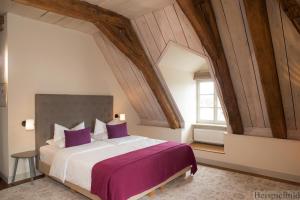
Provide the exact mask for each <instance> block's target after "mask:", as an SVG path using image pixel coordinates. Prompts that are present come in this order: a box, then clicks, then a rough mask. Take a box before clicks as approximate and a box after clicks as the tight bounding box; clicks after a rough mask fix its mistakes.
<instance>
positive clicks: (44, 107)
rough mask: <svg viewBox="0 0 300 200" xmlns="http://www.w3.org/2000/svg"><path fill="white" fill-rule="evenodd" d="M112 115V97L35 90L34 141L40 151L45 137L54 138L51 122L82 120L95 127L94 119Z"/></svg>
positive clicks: (69, 124) (108, 118) (71, 123)
mask: <svg viewBox="0 0 300 200" xmlns="http://www.w3.org/2000/svg"><path fill="white" fill-rule="evenodd" d="M96 118H97V119H99V120H101V121H103V122H109V121H111V120H112V119H113V97H112V96H95V95H56V94H36V96H35V143H36V150H37V152H39V149H40V147H41V146H44V145H46V141H47V140H48V139H51V138H53V132H54V123H58V124H60V125H63V126H65V127H68V128H71V127H73V126H75V125H77V124H78V123H80V122H82V121H84V122H85V126H86V127H91V128H92V130H93V128H94V123H95V119H96Z"/></svg>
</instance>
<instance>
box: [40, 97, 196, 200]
mask: <svg viewBox="0 0 300 200" xmlns="http://www.w3.org/2000/svg"><path fill="white" fill-rule="evenodd" d="M96 118H97V119H99V120H101V121H103V122H109V121H111V120H112V119H113V97H112V96H101V95H56V94H37V95H36V96H35V144H36V151H37V152H38V156H37V158H38V162H37V165H38V169H39V171H40V172H42V173H44V174H45V175H47V176H49V171H50V167H51V166H49V165H48V164H46V163H44V162H42V161H41V160H40V159H39V150H40V147H42V146H44V145H46V141H47V140H49V139H51V138H53V132H54V123H58V124H61V125H64V126H66V127H73V126H74V125H76V124H78V123H80V122H82V121H84V123H85V125H86V127H94V123H95V119H96ZM190 169H191V166H189V167H187V168H185V169H182V170H181V171H179V172H177V173H176V174H174V175H173V176H172V177H170V178H169V179H167V180H166V181H164V182H162V183H161V184H159V185H157V186H155V187H153V188H151V189H149V190H147V191H144V192H143V193H141V194H138V195H135V196H133V197H131V198H130V200H133V199H139V198H141V197H143V196H145V195H147V194H149V193H151V192H153V191H154V190H156V189H157V188H161V187H162V186H164V185H165V184H167V183H168V182H170V181H172V180H174V179H175V178H177V177H179V176H182V175H185V173H186V172H187V171H189V170H190ZM50 178H52V179H54V180H56V181H58V182H60V183H61V181H59V180H57V179H56V178H54V177H50ZM63 184H64V185H66V186H67V187H69V188H71V189H72V190H74V191H76V192H78V193H81V194H83V195H84V196H86V197H88V198H89V199H92V200H101V199H100V198H99V197H98V196H96V195H93V194H91V193H90V191H87V190H86V189H83V188H81V187H80V186H78V185H74V184H72V183H70V182H64V183H63Z"/></svg>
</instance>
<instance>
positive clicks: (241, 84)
mask: <svg viewBox="0 0 300 200" xmlns="http://www.w3.org/2000/svg"><path fill="white" fill-rule="evenodd" d="M212 4H213V8H214V11H215V15H216V20H217V24H218V28H219V32H220V35H221V39H222V42H223V47H224V50H225V54H226V58H227V62H228V65H229V69H230V73H231V78H232V81H233V86H234V90H235V93H236V97H237V100H238V106H239V110H240V113H241V117H242V121H243V125H244V127H245V134H248V135H258V136H267V137H271V135H272V134H271V130H270V128H269V127H270V124H269V120H268V116H267V112H266V105H265V99H264V95H263V92H262V88H261V83H260V77H259V72H258V67H257V62H256V58H255V55H254V51H253V45H252V40H251V35H250V34H249V31H248V26H247V20H246V17H245V11H244V5H243V1H242V0H212ZM267 7H268V14H269V22H270V27H271V32H272V39H273V46H274V53H275V58H276V64H277V70H278V76H279V81H280V87H281V93H282V100H283V107H284V112H285V117H286V122H287V128H288V137H289V138H298V139H300V130H299V129H300V101H299V100H300V99H299V98H300V95H299V94H300V80H299V78H298V77H299V76H300V74H299V68H300V57H299V55H300V46H299V41H300V35H299V34H298V33H297V31H296V29H295V28H294V26H293V24H292V23H291V22H290V21H289V19H288V18H287V16H286V15H285V13H284V12H283V11H282V10H281V9H280V6H279V3H278V0H272V1H267ZM12 11H13V12H15V13H18V14H20V15H24V16H26V17H31V18H34V19H38V20H41V21H45V22H48V23H53V24H57V25H60V26H63V27H66V28H71V29H75V30H79V31H81V32H86V33H88V34H91V35H94V38H95V40H96V42H97V44H98V46H99V48H100V49H101V50H102V52H103V53H104V54H105V57H106V59H107V60H108V62H109V63H110V65H111V67H112V69H113V71H114V74H115V76H116V77H117V79H118V81H119V83H120V85H121V86H122V88H123V90H124V92H125V93H126V95H127V96H128V98H129V100H130V102H131V104H132V106H133V107H134V108H135V110H136V111H137V113H138V115H139V116H140V119H141V121H142V124H153V125H160V126H167V122H166V119H165V116H164V114H163V112H162V110H161V108H160V106H159V104H158V103H157V100H156V98H155V97H154V95H153V93H152V91H151V90H150V88H149V86H148V84H147V83H146V82H145V79H144V77H143V75H142V74H141V73H140V72H139V71H138V70H137V69H136V67H135V66H134V65H133V64H132V63H131V61H129V60H128V59H127V58H126V57H125V56H124V55H123V54H122V53H121V52H120V51H119V50H118V49H116V48H115V47H114V46H113V45H112V44H111V43H110V42H109V41H108V40H107V39H106V38H105V37H104V36H103V35H102V34H101V33H99V32H98V30H97V28H96V27H94V26H93V25H92V24H90V23H87V22H84V21H80V20H77V19H72V18H69V17H64V16H61V15H57V14H54V13H51V12H46V11H43V10H39V9H35V8H31V7H24V6H21V5H19V4H14V8H13V9H12ZM132 24H133V26H134V28H135V29H136V31H137V33H138V36H139V38H140V40H141V42H142V44H143V46H144V49H145V50H146V53H147V54H148V57H149V58H150V60H151V62H152V63H153V65H154V67H156V64H157V62H158V60H159V57H160V56H161V54H162V53H163V51H164V49H165V47H166V45H167V44H168V42H169V41H173V42H176V43H178V44H180V45H182V46H183V47H186V48H189V49H192V50H194V51H195V52H197V53H198V54H201V55H204V56H207V55H206V52H205V50H204V49H203V47H202V45H201V42H200V41H199V39H198V37H197V35H196V33H195V32H194V30H193V28H192V26H191V24H190V22H189V21H188V19H187V18H186V17H185V16H184V14H183V12H182V11H181V9H180V8H179V6H178V5H177V4H176V3H175V4H171V5H169V6H166V7H165V8H163V9H160V10H157V11H154V12H151V13H148V14H146V15H144V16H140V17H138V18H135V19H133V20H132ZM157 73H158V75H159V76H160V78H161V81H162V83H163V84H165V83H164V80H163V78H162V77H161V74H160V72H159V70H157ZM212 74H213V72H212ZM165 87H166V85H165ZM166 91H167V92H168V94H169V96H170V98H171V99H172V97H171V95H170V93H169V90H168V89H167V87H166ZM174 106H175V107H176V105H174Z"/></svg>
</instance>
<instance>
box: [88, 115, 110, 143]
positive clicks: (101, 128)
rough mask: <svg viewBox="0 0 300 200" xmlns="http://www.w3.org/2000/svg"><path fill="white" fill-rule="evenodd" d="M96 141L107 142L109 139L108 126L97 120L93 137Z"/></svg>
mask: <svg viewBox="0 0 300 200" xmlns="http://www.w3.org/2000/svg"><path fill="white" fill-rule="evenodd" d="M92 137H93V138H94V139H95V140H105V139H108V135H107V129H106V124H105V123H104V122H102V121H100V120H98V119H96V123H95V128H94V134H93V136H92Z"/></svg>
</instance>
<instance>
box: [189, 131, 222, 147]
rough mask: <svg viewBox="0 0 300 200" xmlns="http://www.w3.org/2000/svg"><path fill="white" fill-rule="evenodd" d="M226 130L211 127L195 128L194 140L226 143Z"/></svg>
mask: <svg viewBox="0 0 300 200" xmlns="http://www.w3.org/2000/svg"><path fill="white" fill-rule="evenodd" d="M224 134H225V131H221V130H210V129H200V128H195V129H194V141H196V142H204V143H210V144H219V145H224Z"/></svg>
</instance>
